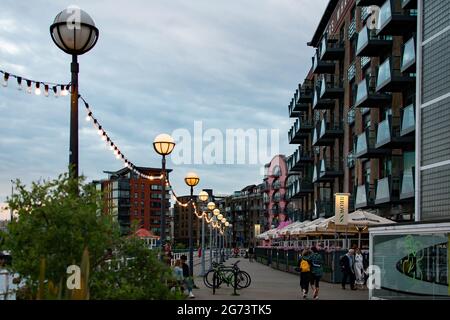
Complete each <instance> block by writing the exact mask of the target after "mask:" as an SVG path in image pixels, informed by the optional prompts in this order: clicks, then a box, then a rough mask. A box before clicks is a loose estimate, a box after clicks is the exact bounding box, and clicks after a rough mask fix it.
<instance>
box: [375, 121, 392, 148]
mask: <svg viewBox="0 0 450 320" xmlns="http://www.w3.org/2000/svg"><path fill="white" fill-rule="evenodd" d="M391 139H392V134H391V123H390V121H389V119H386V120H383V121H381V122H380V123H379V124H378V130H377V142H376V146H382V145H384V144H386V143H388V142H389V141H391Z"/></svg>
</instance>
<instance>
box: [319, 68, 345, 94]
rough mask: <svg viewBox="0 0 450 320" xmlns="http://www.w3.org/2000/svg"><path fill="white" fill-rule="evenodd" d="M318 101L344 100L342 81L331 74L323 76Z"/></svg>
mask: <svg viewBox="0 0 450 320" xmlns="http://www.w3.org/2000/svg"><path fill="white" fill-rule="evenodd" d="M319 98H320V99H342V98H344V86H343V83H342V79H341V78H339V77H337V76H335V75H331V74H327V75H325V74H323V75H322V76H321V81H320V95H319Z"/></svg>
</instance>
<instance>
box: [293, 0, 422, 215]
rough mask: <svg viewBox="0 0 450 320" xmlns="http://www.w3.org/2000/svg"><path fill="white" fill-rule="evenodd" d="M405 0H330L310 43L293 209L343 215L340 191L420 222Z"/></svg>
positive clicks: (410, 10)
mask: <svg viewBox="0 0 450 320" xmlns="http://www.w3.org/2000/svg"><path fill="white" fill-rule="evenodd" d="M416 29H417V10H416V7H415V5H414V1H406V0H356V1H355V0H331V1H329V3H328V6H327V8H326V10H325V12H324V14H323V16H322V18H321V20H320V23H319V25H318V27H317V29H316V31H315V33H314V34H313V36H312V39H311V41H310V42H309V43H308V45H309V46H311V47H313V48H314V49H315V51H316V53H315V55H314V56H313V57H312V67H311V70H310V72H309V74H308V75H307V76H306V79H305V80H304V82H303V83H302V84H300V85H299V87H298V89H297V90H296V92H295V94H294V98H293V99H292V100H291V103H290V105H289V116H290V117H291V118H295V123H294V125H293V127H292V128H291V130H290V131H289V134H288V138H289V143H291V144H298V145H299V148H298V150H296V151H295V153H294V154H293V155H291V156H290V157H289V158H288V160H287V163H288V168H289V178H288V190H289V192H288V196H289V200H291V201H290V202H291V203H290V205H289V210H290V211H293V212H296V213H297V216H300V218H301V219H303V220H304V219H315V218H318V217H330V216H333V215H334V194H335V193H349V194H351V201H350V211H353V210H356V209H365V210H371V211H375V212H376V213H377V214H379V215H381V216H384V217H387V218H390V219H393V220H396V221H412V220H414V173H415V121H414V119H415V92H416V85H415V80H416V74H415V61H416V60H415V39H416V38H415V34H416Z"/></svg>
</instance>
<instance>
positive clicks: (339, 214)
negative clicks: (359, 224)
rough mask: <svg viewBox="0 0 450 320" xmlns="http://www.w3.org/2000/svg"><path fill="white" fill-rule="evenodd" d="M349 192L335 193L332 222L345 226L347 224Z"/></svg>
mask: <svg viewBox="0 0 450 320" xmlns="http://www.w3.org/2000/svg"><path fill="white" fill-rule="evenodd" d="M349 196H350V194H348V193H336V194H335V197H334V199H335V204H334V212H335V217H334V224H335V225H341V226H346V225H347V224H348V199H349Z"/></svg>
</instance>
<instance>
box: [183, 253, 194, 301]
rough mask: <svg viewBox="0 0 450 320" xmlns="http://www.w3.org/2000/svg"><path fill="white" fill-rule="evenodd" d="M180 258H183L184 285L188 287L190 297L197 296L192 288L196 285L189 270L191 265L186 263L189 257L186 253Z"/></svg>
mask: <svg viewBox="0 0 450 320" xmlns="http://www.w3.org/2000/svg"><path fill="white" fill-rule="evenodd" d="M180 259H181V267H182V268H183V279H184V280H183V281H184V285H185V286H186V289H187V291H188V293H189V298H195V296H194V294H193V293H192V288H193V286H194V284H193V280H192V278H191V275H190V272H189V266H188V264H187V263H186V261H187V257H186V256H185V255H182V256H181V257H180Z"/></svg>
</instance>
